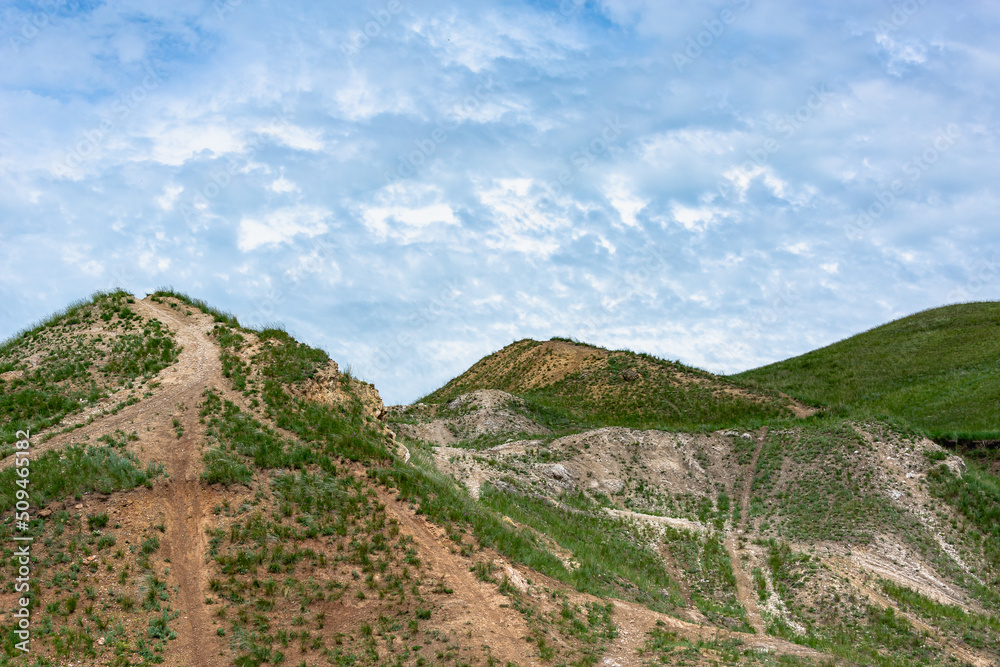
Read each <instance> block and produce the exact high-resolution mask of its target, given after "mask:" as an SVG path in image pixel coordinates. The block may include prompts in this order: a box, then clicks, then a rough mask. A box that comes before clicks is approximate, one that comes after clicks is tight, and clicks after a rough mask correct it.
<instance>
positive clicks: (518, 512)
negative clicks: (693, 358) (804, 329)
mask: <svg viewBox="0 0 1000 667" xmlns="http://www.w3.org/2000/svg"><path fill="white" fill-rule="evenodd" d="M479 372H480V373H483V372H484V370H483V369H482V368H480V369H479ZM486 391H490V398H491V400H490V401H489V402H488V403H486V402H484V401H482V400H481V399H480V398H479V397H480V396H482V395H483V393H484V392H486ZM521 414H530V413H528V412H527V411H525V410H524V399H523V398H521V397H518V396H514V395H511V394H506V395H504V393H503V392H500V391H499V390H477V391H476V392H474V393H472V394H468V395H460V396H458V397H455V398H454V399H452V400H451V402H449V403H446V404H440V405H433V404H418V405H414V406H403V407H396V408H391V409H390V420H391V427H392V428H393V429H395V430H396V431H397V432H398V433H399V434H400V435H401V437H405V438H406V442H407V446H408V447H410V449H411V450H412V451H413V452H414V458H417V459H419V458H420V457H423V458H424V459H425V460H426V461H428V462H433V463H432V464H433V466H434V467H436V468H437V469H438V470H440V471H442V472H443V473H444V474H446V475H448V476H450V477H451V478H453V479H454V480H456V481H457V482H459V483H461V484H462V485H463V486H464V487H465V488H466V489H467V490H468V492H469V494H470V495H471V496H472V497H474V498H477V499H478V501H479V502H480V503H481V504H483V505H485V506H486V507H489V508H491V509H493V510H495V511H497V512H499V513H502V514H504V516H505V520H509V521H510V522H511V523H512V524H513V525H517V526H523V527H526V528H528V529H530V530H532V531H533V532H534V533H535V534H536V535H538V536H539V538H540V539H543V540H544V541H545V542H546V544H547V546H548V548H549V550H550V551H551V552H552V553H554V554H556V555H557V556H558V557H559V558H560V566H559V567H558V568H556V569H561V570H563V571H564V572H565V574H563V573H562V572H559V573H556V574H555V575H554V576H557V577H561V578H563V580H565V581H567V582H569V583H572V584H573V585H575V586H576V587H578V588H580V589H582V590H592V591H595V592H597V593H598V594H602V595H611V596H615V597H619V598H625V599H632V600H635V601H636V602H639V603H641V604H643V605H645V606H646V607H649V608H654V609H658V610H661V611H664V612H666V613H668V614H670V615H672V616H674V617H676V618H683V619H685V620H687V621H689V622H694V623H702V624H704V625H710V626H714V627H720V628H726V629H729V630H732V631H737V632H752V633H755V635H756V636H761V637H767V636H770V637H781V638H785V639H787V640H790V641H793V642H798V643H801V644H804V645H808V646H811V647H814V648H817V649H820V650H821V651H823V652H825V653H827V654H828V655H830V656H832V657H835V658H836V659H837V660H839V661H843V662H844V663H845V664H942V663H947V662H958V663H962V664H975V665H991V664H995V663H996V661H997V660H998V658H1000V643H998V641H997V639H996V638H995V637H996V636H997V635H996V634H995V633H996V630H997V629H1000V620H998V619H997V616H996V613H997V611H998V609H1000V607H998V604H997V603H998V601H1000V599H998V597H997V591H998V590H1000V561H998V559H997V552H996V549H995V546H994V545H993V543H992V541H991V537H990V533H991V526H990V525H989V522H988V521H986V520H984V517H983V516H976V515H975V513H974V512H970V511H969V510H968V508H966V509H965V510H963V509H962V507H961V503H956V502H955V500H956V497H957V496H960V495H962V494H963V493H965V492H969V493H973V494H974V493H975V492H971V491H969V489H971V488H979V486H977V485H979V484H986V485H989V484H990V483H991V482H990V479H993V482H994V483H995V478H991V477H990V476H989V475H988V474H986V473H985V471H982V470H979V469H976V470H972V471H970V470H969V469H968V467H967V465H966V463H965V461H963V460H962V459H961V458H960V457H958V456H955V455H953V454H950V453H949V452H947V451H946V450H944V449H942V448H941V447H939V446H938V445H937V444H935V443H934V442H932V441H930V440H927V439H926V438H923V437H921V436H919V435H916V434H912V433H906V432H903V431H901V430H900V429H899V428H896V427H892V426H890V425H888V424H886V423H883V422H877V421H869V422H853V421H849V420H843V419H837V418H813V419H807V420H804V421H803V420H789V419H785V420H775V421H773V422H772V423H771V425H769V426H766V427H763V428H756V429H753V430H750V429H741V428H729V429H724V430H719V431H714V432H700V433H685V432H681V431H669V432H668V431H661V430H643V429H634V428H622V427H603V428H598V429H584V430H579V431H576V432H569V433H565V432H561V433H552V432H546V431H547V429H545V428H543V427H542V426H541V425H540V424H538V423H533V422H517V423H516V426H515V425H514V424H515V422H514V421H513V420H512V419H511V415H521ZM483 424H491V425H494V429H493V430H492V431H490V432H489V433H484V432H483V430H482V428H481V427H479V425H483ZM505 425H509V426H510V428H509V429H508V431H507V433H506V435H505V434H504V433H503V427H504V426H505ZM570 430H572V429H570ZM963 488H964V489H965V492H963V491H960V489H963ZM993 488H994V490H996V489H1000V486H994V487H993ZM966 497H967V498H968V497H969V496H966ZM990 498H1000V496H989V495H988V494H986V495H984V496H982V499H984V500H986V501H987V502H989V499H990ZM949 501H950V502H949ZM633 566H634V567H633ZM654 572H655V573H659V576H656V575H652V576H651V573H654ZM623 580H627V581H629V582H630V583H631V584H632V586H621V585H618V586H616V583H615V582H616V581H618V582H620V581H623ZM657 636H658V635H657V634H656V632H655V629H654V630H653V631H652V634H651V635H650V637H651V639H650V641H651V642H652V644H657V643H658V642H659V644H658V645H660V646H661V648H663V649H664V650H662V651H660V659H662V660H663V661H665V662H667V663H671V664H673V663H674V662H675V661H676V664H681V662H682V661H683V660H684V659H685V658H684V657H682V656H689V655H690V653H689V652H687V649H684V648H683V646H684V644H683V641H659V640H657V639H656V637H657ZM859 638H860V640H859ZM664 647H665V648H664Z"/></svg>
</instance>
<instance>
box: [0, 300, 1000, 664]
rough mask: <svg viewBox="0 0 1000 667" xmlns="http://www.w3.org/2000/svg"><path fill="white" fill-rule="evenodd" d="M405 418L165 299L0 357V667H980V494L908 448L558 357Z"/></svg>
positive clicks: (993, 514)
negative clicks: (26, 555)
mask: <svg viewBox="0 0 1000 667" xmlns="http://www.w3.org/2000/svg"><path fill="white" fill-rule="evenodd" d="M476 389H496V390H503V391H507V392H509V393H510V394H513V395H516V396H513V395H504V394H503V393H502V391H484V392H478V393H477V394H475V395H473V396H471V397H470V396H468V395H466V396H465V398H463V400H460V401H453V400H452V399H454V398H458V397H459V396H462V395H464V394H467V392H470V391H473V390H476ZM517 397H521V398H520V399H519V398H517ZM521 399H523V402H522V400H521ZM427 400H429V401H431V404H429V405H422V406H408V407H403V408H396V409H393V410H385V409H383V408H384V406H383V405H382V402H381V399H380V398H379V396H378V392H377V391H376V390H375V388H374V387H373V386H372V385H369V384H367V383H364V382H360V381H358V380H357V379H355V378H353V377H352V376H351V375H350V373H341V372H340V371H339V366H338V365H337V364H336V363H335V362H334V361H333V360H331V359H329V357H328V356H327V354H326V353H325V352H323V351H322V350H319V349H314V348H311V347H309V346H307V345H304V344H302V343H299V342H298V341H296V340H295V339H294V338H292V337H291V336H290V335H288V333H287V332H285V331H283V330H281V329H280V328H262V329H250V328H247V327H243V326H241V325H240V324H239V322H238V321H237V320H236V318H235V317H233V316H232V315H230V314H227V313H223V312H220V311H218V310H215V309H213V308H211V307H209V306H208V305H207V304H204V303H203V302H201V301H198V300H195V299H191V298H189V297H187V296H185V295H183V294H178V293H175V292H173V291H161V292H157V293H156V294H154V295H151V296H150V297H147V298H145V299H139V298H136V297H134V296H132V295H129V294H126V293H124V292H120V291H119V292H112V293H102V294H97V295H95V297H94V298H93V299H91V300H88V301H82V302H79V303H77V304H73V305H72V306H71V307H70V308H68V309H67V310H66V311H63V312H61V313H59V314H57V315H54V316H52V317H50V318H48V319H46V320H45V321H43V322H42V323H40V324H39V325H38V326H35V327H33V328H31V329H30V330H26V331H24V332H22V333H21V334H19V335H17V336H15V337H14V338H12V339H11V340H9V341H7V342H5V343H3V344H2V345H0V438H2V444H3V447H2V449H0V539H2V540H5V541H6V542H7V543H8V545H9V546H8V547H7V548H5V551H4V555H5V557H4V558H2V559H0V579H2V580H3V581H6V582H7V584H6V585H3V586H0V667H3V666H4V665H29V664H30V665H55V664H64V663H66V662H69V661H73V660H75V661H77V662H80V663H81V664H102V665H116V666H117V665H122V666H124V665H136V664H167V665H206V666H207V667H221V666H222V665H239V666H249V665H254V666H256V665H278V664H283V665H296V666H300V665H310V666H311V665H357V666H359V667H360V666H361V665H371V666H376V665H378V666H379V667H382V666H385V667H388V666H390V665H392V666H395V665H400V666H402V665H406V666H409V667H418V666H420V665H455V666H456V667H457V666H459V665H468V666H469V667H472V666H473V665H475V666H484V667H485V666H491V667H495V666H498V665H502V666H503V667H512V666H513V667H518V666H519V665H520V666H526V665H529V664H535V665H552V666H553V667H555V666H557V665H567V666H568V665H578V666H581V667H585V666H590V665H597V664H639V663H640V662H641V663H642V664H649V665H652V664H662V665H674V664H676V665H691V664H699V665H702V664H704V665H708V664H725V665H732V666H736V665H762V666H763V665H767V666H772V665H786V666H791V665H813V666H817V667H818V666H819V665H823V666H824V667H826V665H833V664H836V665H845V666H854V665H859V666H860V665H882V666H886V667H888V666H892V667H896V666H898V667H903V666H904V665H905V666H907V667H908V666H909V665H927V666H928V667H929V666H930V665H940V664H974V665H987V664H997V658H998V656H1000V616H998V612H1000V592H998V591H1000V514H998V508H1000V480H998V479H997V478H996V477H995V476H994V475H992V474H991V473H990V472H989V471H988V470H986V469H984V468H983V467H982V466H979V465H977V464H976V462H975V461H973V460H969V461H968V462H966V461H965V460H963V459H962V458H961V457H959V456H956V455H954V454H950V453H948V452H947V451H946V450H945V449H944V448H942V447H941V446H939V445H936V444H935V443H933V442H929V441H927V440H926V439H924V438H922V437H921V436H920V435H919V434H917V433H915V432H908V433H903V432H901V431H900V430H899V429H898V428H896V427H895V426H894V425H891V424H888V423H886V422H884V421H880V420H875V419H865V420H858V419H854V418H853V417H851V416H844V415H836V414H826V415H821V416H819V417H815V418H811V419H799V420H791V419H787V418H786V417H789V416H791V414H792V411H791V409H790V407H789V406H790V404H789V401H788V399H787V397H785V396H783V395H782V394H780V393H779V392H778V391H776V390H775V389H769V388H763V389H759V388H755V387H754V386H753V385H752V384H750V383H748V382H740V381H733V380H731V379H727V378H720V377H718V376H714V375H712V374H710V373H706V372H704V371H700V370H698V369H694V368H689V367H685V366H683V365H681V364H678V363H673V362H669V361H664V360H660V359H656V358H654V357H650V356H648V355H641V354H634V353H632V352H627V351H611V350H605V349H601V348H597V347H592V346H588V345H583V344H579V343H575V342H573V341H568V340H563V339H554V340H551V341H547V342H538V341H531V340H526V341H519V342H517V343H514V344H513V345H510V346H508V347H507V348H504V349H503V350H500V351H499V352H497V353H495V354H493V355H490V356H489V357H486V358H485V359H483V360H481V361H480V362H479V363H477V364H476V365H475V366H474V367H473V368H471V369H469V371H468V372H466V373H464V374H463V375H462V376H460V377H458V378H456V379H455V380H453V381H452V382H451V383H449V384H448V385H447V386H446V387H443V388H442V389H441V390H439V391H437V392H435V393H434V394H432V395H431V396H430V397H428V399H427ZM792 407H795V409H796V410H798V409H799V407H800V406H797V405H796V406H792ZM799 414H801V411H800V412H799ZM525 415H527V416H528V417H530V418H531V419H534V420H537V421H540V422H543V423H544V425H546V426H548V427H549V428H541V429H534V431H533V432H532V433H530V434H527V436H528V437H525V436H526V433H525V432H524V425H525V424H526V423H528V422H529V420H527V419H525V418H524V417H525ZM383 419H386V420H387V421H382V420H383ZM607 425H610V426H612V428H603V427H604V426H607ZM755 425H756V426H760V428H753V429H752V430H751V426H755ZM480 426H482V427H488V429H487V430H485V431H483V433H482V438H486V439H487V440H489V442H485V441H483V442H480V441H478V440H476V441H475V442H473V441H472V440H475V438H473V439H472V440H470V439H469V438H465V439H463V435H467V434H465V431H463V429H465V430H469V429H473V427H475V428H479V427H480ZM533 426H537V425H533ZM616 426H631V427H639V428H647V427H653V428H655V429H662V430H637V429H636V428H617V427H616ZM720 426H738V427H739V428H736V429H734V428H725V429H724V430H714V431H713V430H712V428H713V427H716V428H717V427H720ZM595 427H602V428H595ZM23 429H30V431H31V434H30V438H27V439H26V440H25V441H23V442H22V441H18V438H19V437H22V434H20V433H18V432H19V431H22V430H23ZM489 429H492V430H489ZM681 429H687V430H688V431H699V432H684V431H683V430H681ZM476 432H477V433H478V431H476ZM414 433H415V434H416V435H413V434H414ZM470 433H471V431H470ZM425 436H426V437H425ZM477 437H479V436H477ZM428 438H430V439H428ZM435 438H437V439H436V440H435ZM482 438H480V439H482ZM441 439H444V441H442V440H441ZM29 441H30V442H29ZM15 442H16V444H14V443H15ZM29 445H30V451H31V455H30V465H29V463H28V461H29V457H26V456H24V452H25V449H24V447H25V446H29ZM481 445H482V446H481ZM486 445H488V446H486ZM25 537H30V538H31V542H30V543H31V549H30V562H31V568H30V584H31V586H30V590H29V591H27V592H23V591H15V587H14V583H15V581H16V580H17V577H19V576H23V574H22V570H21V569H20V568H21V567H22V561H21V560H20V558H21V557H20V556H15V555H14V549H15V548H16V544H17V543H15V541H14V540H15V538H21V539H23V538H25ZM26 605H27V606H26ZM20 608H25V609H28V610H29V611H30V618H31V624H30V627H31V646H30V650H31V655H24V654H23V651H22V649H21V648H18V644H19V643H20V642H21V641H22V639H23V637H22V636H21V635H20V634H18V633H19V632H20V631H21V628H23V625H22V624H21V621H20V619H19V617H17V616H15V615H14V611H15V610H17V609H20Z"/></svg>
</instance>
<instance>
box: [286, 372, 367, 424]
mask: <svg viewBox="0 0 1000 667" xmlns="http://www.w3.org/2000/svg"><path fill="white" fill-rule="evenodd" d="M289 391H290V392H291V393H292V394H293V395H294V396H299V397H301V398H304V399H306V400H308V401H314V402H317V403H327V404H329V405H344V404H345V403H349V402H350V401H351V398H352V397H353V396H357V397H358V399H360V401H361V405H362V406H363V407H364V413H365V415H366V416H370V417H373V418H378V416H379V414H381V413H382V411H383V410H384V409H385V406H384V405H383V404H382V397H381V396H379V393H378V390H377V389H375V386H374V385H371V384H368V383H367V382H361V381H360V380H356V379H354V378H351V377H348V376H344V375H341V374H340V369H339V367H338V366H337V362H335V361H333V360H330V361H329V362H327V364H326V365H324V366H323V367H322V368H320V369H319V370H317V371H316V373H315V374H314V375H313V376H312V377H311V378H309V379H308V380H305V381H304V382H302V383H301V384H299V385H293V386H291V387H289Z"/></svg>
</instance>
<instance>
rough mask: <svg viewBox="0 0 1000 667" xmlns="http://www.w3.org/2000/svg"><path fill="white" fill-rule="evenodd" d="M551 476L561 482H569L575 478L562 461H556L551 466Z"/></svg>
mask: <svg viewBox="0 0 1000 667" xmlns="http://www.w3.org/2000/svg"><path fill="white" fill-rule="evenodd" d="M549 477H551V478H552V479H555V480H558V481H561V482H569V481H572V479H573V476H572V475H570V474H569V470H566V467H565V466H564V465H563V464H561V463H556V464H555V465H553V466H552V467H550V468H549Z"/></svg>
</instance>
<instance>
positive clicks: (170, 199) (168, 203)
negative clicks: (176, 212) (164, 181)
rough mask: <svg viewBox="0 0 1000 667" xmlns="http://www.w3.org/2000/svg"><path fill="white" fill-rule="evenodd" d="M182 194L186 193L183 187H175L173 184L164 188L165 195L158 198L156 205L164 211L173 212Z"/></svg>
mask: <svg viewBox="0 0 1000 667" xmlns="http://www.w3.org/2000/svg"><path fill="white" fill-rule="evenodd" d="M182 192H184V186H183V185H174V184H172V183H171V184H170V185H167V186H166V187H164V188H163V194H162V195H160V196H159V197H157V198H156V203H157V204H159V206H160V208H162V209H163V210H164V211H172V210H173V209H174V204H176V203H177V199H178V198H179V197H180V196H181V193H182Z"/></svg>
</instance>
